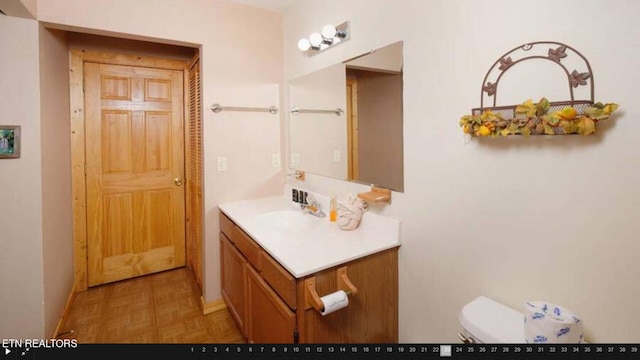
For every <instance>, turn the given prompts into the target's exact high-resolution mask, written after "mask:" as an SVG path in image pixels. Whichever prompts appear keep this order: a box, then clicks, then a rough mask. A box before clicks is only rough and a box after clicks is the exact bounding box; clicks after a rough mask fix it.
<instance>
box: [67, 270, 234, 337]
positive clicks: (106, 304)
mask: <svg viewBox="0 0 640 360" xmlns="http://www.w3.org/2000/svg"><path fill="white" fill-rule="evenodd" d="M71 330H73V333H72V334H69V331H71ZM61 333H62V334H64V333H67V334H69V335H66V337H71V338H75V339H77V340H78V342H79V343H194V344H207V343H229V344H231V343H244V342H245V340H244V338H243V336H242V334H241V333H240V330H239V329H238V328H237V326H236V324H235V323H234V322H233V319H232V318H231V315H230V314H229V312H228V310H227V309H224V310H220V311H216V312H214V313H211V314H208V315H202V310H201V308H200V291H199V289H198V287H197V285H196V281H195V277H194V276H193V273H192V272H191V270H189V269H188V268H180V269H175V270H170V271H165V272H161V273H157V274H152V275H147V276H142V277H138V278H134V279H130V280H124V281H119V282H116V283H112V284H106V285H102V286H98V287H93V288H90V289H89V290H87V291H85V292H82V293H79V294H77V295H76V298H75V300H74V302H73V304H72V305H71V311H70V312H69V315H68V316H67V318H66V319H65V322H64V325H63V327H62V331H61ZM62 337H65V336H62Z"/></svg>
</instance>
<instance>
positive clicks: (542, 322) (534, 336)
mask: <svg viewBox="0 0 640 360" xmlns="http://www.w3.org/2000/svg"><path fill="white" fill-rule="evenodd" d="M524 307H525V311H524V338H525V341H526V342H527V343H529V344H531V343H561V344H578V343H582V342H583V330H582V321H581V320H580V318H578V317H577V316H575V315H574V314H573V313H572V312H570V311H569V310H567V309H565V308H563V307H561V306H558V305H556V304H552V303H549V302H546V301H529V302H527V303H526V304H525V306H524Z"/></svg>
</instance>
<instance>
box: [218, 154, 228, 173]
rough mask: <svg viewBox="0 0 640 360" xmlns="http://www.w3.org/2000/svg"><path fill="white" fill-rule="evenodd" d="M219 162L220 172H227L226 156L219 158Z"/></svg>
mask: <svg viewBox="0 0 640 360" xmlns="http://www.w3.org/2000/svg"><path fill="white" fill-rule="evenodd" d="M217 160H218V161H217V169H218V172H223V171H227V158H226V157H224V156H218V159H217Z"/></svg>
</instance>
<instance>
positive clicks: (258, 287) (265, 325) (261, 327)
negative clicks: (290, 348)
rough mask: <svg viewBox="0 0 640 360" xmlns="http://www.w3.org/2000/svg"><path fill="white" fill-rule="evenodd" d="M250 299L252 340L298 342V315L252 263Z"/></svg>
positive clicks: (281, 342) (275, 342)
mask: <svg viewBox="0 0 640 360" xmlns="http://www.w3.org/2000/svg"><path fill="white" fill-rule="evenodd" d="M247 301H248V306H247V310H248V313H247V326H248V328H249V336H248V339H249V342H250V343H260V344H265V343H268V344H283V343H284V344H291V343H293V342H294V331H295V329H296V315H295V314H294V313H293V312H292V311H291V310H290V309H289V307H288V306H287V304H285V303H284V302H283V301H282V300H281V299H280V298H279V297H278V294H276V293H275V292H274V291H273V290H272V289H271V288H270V287H269V285H267V283H266V282H265V281H264V280H263V279H262V277H260V275H259V274H258V273H257V272H256V271H255V270H254V269H253V268H252V267H251V266H250V265H247Z"/></svg>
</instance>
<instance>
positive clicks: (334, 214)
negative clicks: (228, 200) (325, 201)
mask: <svg viewBox="0 0 640 360" xmlns="http://www.w3.org/2000/svg"><path fill="white" fill-rule="evenodd" d="M336 220H338V201H337V200H336V196H335V195H331V201H329V221H331V222H335V221H336Z"/></svg>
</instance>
